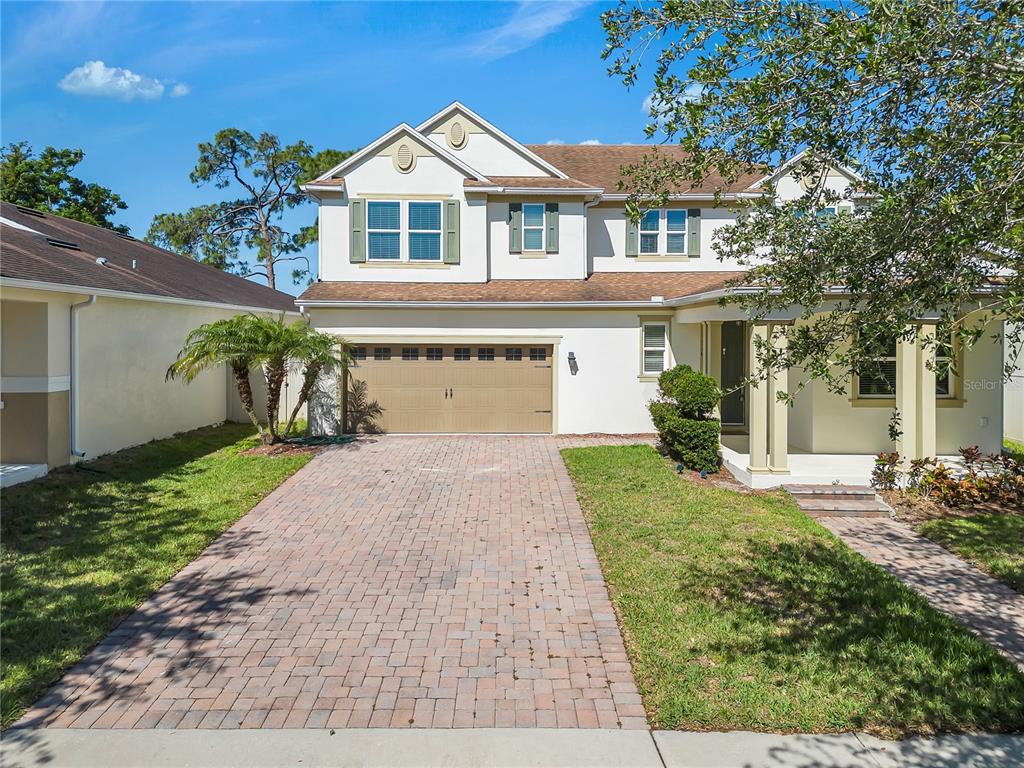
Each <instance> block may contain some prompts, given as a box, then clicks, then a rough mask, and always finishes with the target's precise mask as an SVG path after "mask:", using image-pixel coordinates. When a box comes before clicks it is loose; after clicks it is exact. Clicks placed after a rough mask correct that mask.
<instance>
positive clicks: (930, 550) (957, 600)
mask: <svg viewBox="0 0 1024 768" xmlns="http://www.w3.org/2000/svg"><path fill="white" fill-rule="evenodd" d="M818 522H819V523H821V524H822V525H824V526H826V527H827V528H828V529H829V530H831V531H832V532H833V533H835V534H836V535H837V536H839V537H840V538H841V539H843V541H845V542H846V543H847V544H849V545H850V546H851V547H853V549H855V550H856V551H857V552H860V553H861V554H862V555H864V557H866V558H868V559H869V560H871V561H873V562H875V563H878V564H879V565H881V566H882V567H884V568H885V569H886V570H888V571H890V572H891V573H893V574H895V575H896V576H897V577H899V578H900V579H901V580H902V581H903V582H904V583H905V584H907V585H908V586H910V587H911V588H912V589H914V590H916V591H917V592H919V593H921V594H922V595H923V596H924V597H925V598H926V599H927V600H928V602H929V603H931V604H932V605H934V606H935V607H936V608H938V609H939V610H941V611H944V612H946V613H948V614H949V615H951V616H952V617H953V618H955V619H956V620H957V621H959V622H960V623H961V624H964V625H965V626H967V627H969V628H970V629H972V630H973V631H974V632H975V633H976V634H978V635H979V636H981V637H982V638H983V639H984V640H986V641H987V642H988V643H990V644H991V645H992V646H993V647H994V648H996V650H998V651H1000V652H1001V653H1002V654H1003V655H1004V656H1006V657H1007V658H1009V659H1010V660H1011V661H1013V662H1014V663H1015V664H1016V665H1017V666H1018V667H1019V668H1020V669H1021V671H1024V595H1020V594H1018V593H1017V592H1015V591H1013V590H1012V589H1010V588H1009V587H1008V586H1006V585H1005V584H1003V583H1002V582H1000V581H997V580H996V579H993V578H992V577H991V576H989V575H987V574H984V573H982V572H981V571H979V570H978V569H977V568H975V567H973V566H971V565H969V564H968V563H965V562H964V561H963V560H961V559H960V558H958V557H956V556H955V555H953V554H952V553H951V552H949V551H948V550H946V549H944V548H942V547H940V546H939V545H938V544H936V543H934V542H933V541H930V540H929V539H926V538H925V537H923V536H921V535H919V534H918V533H916V532H915V531H914V530H913V529H912V528H911V527H910V526H908V525H906V524H905V523H901V522H898V521H896V520H886V519H878V518H875V519H863V518H862V519H858V518H846V517H829V518H821V519H819V520H818Z"/></svg>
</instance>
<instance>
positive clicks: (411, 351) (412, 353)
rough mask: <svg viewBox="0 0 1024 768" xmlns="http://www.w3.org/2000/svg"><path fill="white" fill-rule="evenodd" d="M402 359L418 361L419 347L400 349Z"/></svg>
mask: <svg viewBox="0 0 1024 768" xmlns="http://www.w3.org/2000/svg"><path fill="white" fill-rule="evenodd" d="M402 359H403V360H419V359H420V350H419V347H402Z"/></svg>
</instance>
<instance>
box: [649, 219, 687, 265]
mask: <svg viewBox="0 0 1024 768" xmlns="http://www.w3.org/2000/svg"><path fill="white" fill-rule="evenodd" d="M640 253H643V254H651V255H653V254H665V255H673V256H682V255H685V254H686V209H685V208H663V209H659V208H655V209H652V210H650V211H644V214H643V216H641V217H640Z"/></svg>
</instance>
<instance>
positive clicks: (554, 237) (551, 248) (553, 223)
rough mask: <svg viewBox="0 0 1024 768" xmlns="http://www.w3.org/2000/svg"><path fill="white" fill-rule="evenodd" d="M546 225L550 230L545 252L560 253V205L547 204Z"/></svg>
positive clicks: (545, 211) (545, 212) (545, 210)
mask: <svg viewBox="0 0 1024 768" xmlns="http://www.w3.org/2000/svg"><path fill="white" fill-rule="evenodd" d="M544 223H545V225H546V226H547V230H548V237H547V244H546V245H545V247H544V250H545V251H547V252H548V253H558V203H547V204H545V206H544Z"/></svg>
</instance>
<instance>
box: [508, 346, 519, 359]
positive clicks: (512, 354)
mask: <svg viewBox="0 0 1024 768" xmlns="http://www.w3.org/2000/svg"><path fill="white" fill-rule="evenodd" d="M505 359H506V360H509V361H514V360H522V359H523V348H522V347H505Z"/></svg>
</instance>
